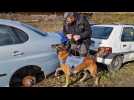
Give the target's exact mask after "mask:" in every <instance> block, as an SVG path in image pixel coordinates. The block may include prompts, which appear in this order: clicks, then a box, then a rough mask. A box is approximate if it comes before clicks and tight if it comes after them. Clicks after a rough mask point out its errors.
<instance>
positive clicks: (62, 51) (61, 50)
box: [53, 44, 99, 87]
mask: <svg viewBox="0 0 134 100" xmlns="http://www.w3.org/2000/svg"><path fill="white" fill-rule="evenodd" d="M53 48H56V49H57V54H58V59H59V61H60V67H59V68H57V69H56V72H55V76H56V77H57V75H58V74H57V73H58V72H59V71H63V72H64V74H65V77H66V84H65V87H67V86H69V80H70V79H71V77H70V76H71V75H72V74H77V73H79V72H81V71H84V76H83V78H82V79H80V81H84V80H85V79H86V77H87V73H86V71H89V72H90V74H91V76H92V77H93V78H95V82H94V83H95V86H98V83H99V77H98V75H97V64H96V60H95V59H94V58H91V57H90V56H86V57H84V60H83V62H82V63H81V64H79V65H77V66H75V68H71V67H70V66H69V65H68V64H66V63H65V62H66V60H67V58H68V56H69V52H68V48H67V47H66V46H65V45H63V44H57V45H53Z"/></svg>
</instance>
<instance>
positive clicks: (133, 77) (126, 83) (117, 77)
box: [36, 62, 134, 87]
mask: <svg viewBox="0 0 134 100" xmlns="http://www.w3.org/2000/svg"><path fill="white" fill-rule="evenodd" d="M99 66H100V65H99ZM109 75H110V74H109V73H108V72H107V70H101V79H100V85H99V87H133V86H134V62H128V63H126V64H124V66H123V67H122V68H121V69H120V70H119V71H117V72H114V73H112V74H111V78H110V76H109ZM64 84H65V77H64V75H61V76H60V77H59V79H58V78H56V77H54V75H51V76H49V77H48V78H47V79H45V80H43V81H42V82H40V83H39V84H37V85H36V87H62V86H64ZM70 87H93V79H92V78H88V79H87V80H86V81H84V82H79V81H76V82H74V83H73V84H71V85H70Z"/></svg>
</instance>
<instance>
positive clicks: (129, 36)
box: [121, 27, 134, 61]
mask: <svg viewBox="0 0 134 100" xmlns="http://www.w3.org/2000/svg"><path fill="white" fill-rule="evenodd" d="M133 32H134V28H133V27H124V28H123V31H122V36H121V52H123V53H124V54H125V58H124V59H125V60H126V61H130V60H132V58H133V55H132V48H133Z"/></svg>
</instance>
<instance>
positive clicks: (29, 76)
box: [10, 68, 45, 87]
mask: <svg viewBox="0 0 134 100" xmlns="http://www.w3.org/2000/svg"><path fill="white" fill-rule="evenodd" d="M43 79H45V76H44V73H43V71H41V70H28V69H27V68H26V69H25V70H24V69H23V70H19V71H18V72H16V73H15V74H14V75H13V77H12V78H11V81H10V87H32V86H33V85H35V84H36V83H38V82H40V81H42V80H43Z"/></svg>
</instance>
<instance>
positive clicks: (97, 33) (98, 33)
mask: <svg viewBox="0 0 134 100" xmlns="http://www.w3.org/2000/svg"><path fill="white" fill-rule="evenodd" d="M112 30H113V27H105V26H92V38H98V39H108V37H109V35H110V34H111V32H112Z"/></svg>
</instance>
